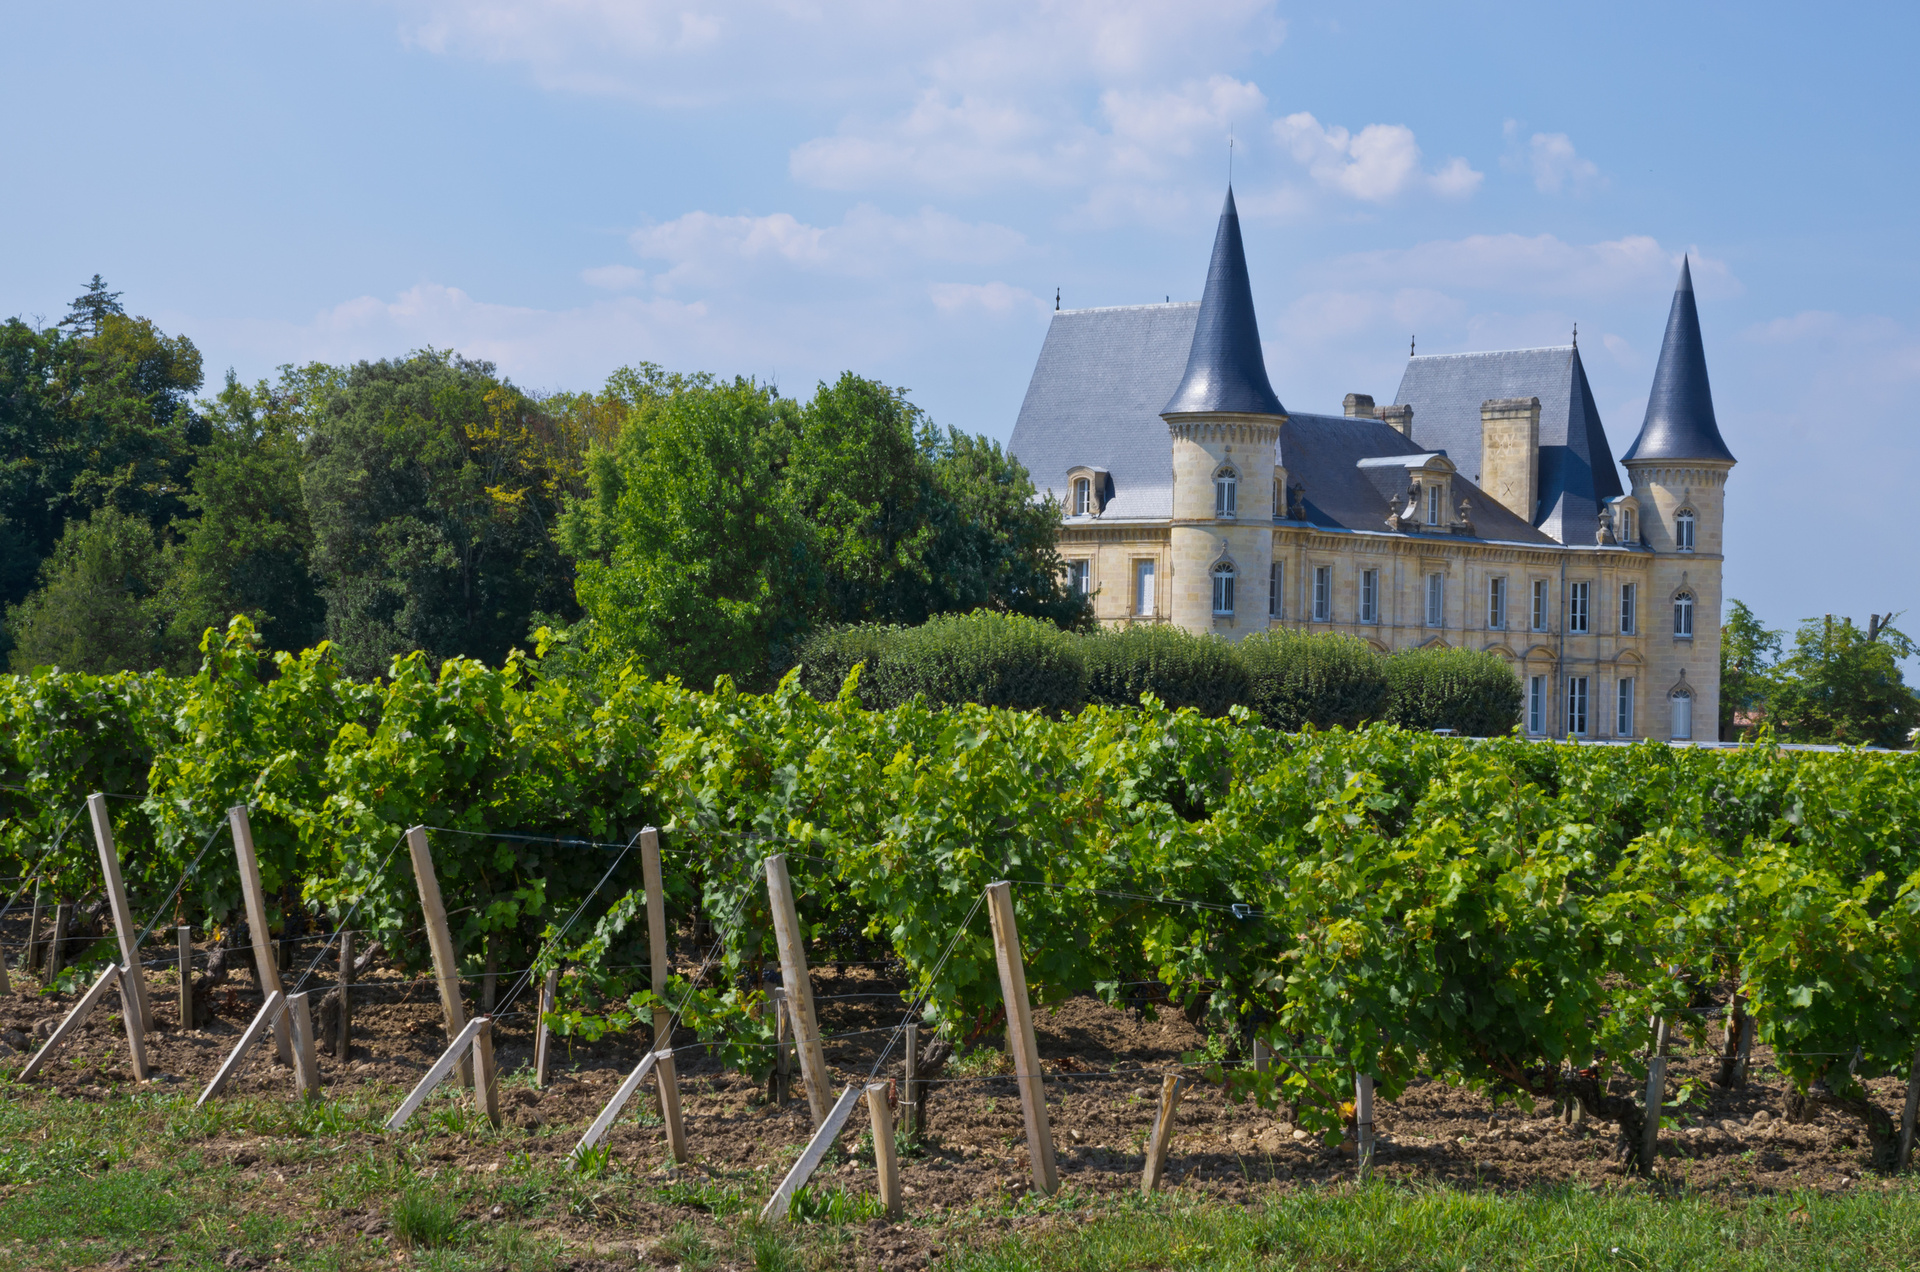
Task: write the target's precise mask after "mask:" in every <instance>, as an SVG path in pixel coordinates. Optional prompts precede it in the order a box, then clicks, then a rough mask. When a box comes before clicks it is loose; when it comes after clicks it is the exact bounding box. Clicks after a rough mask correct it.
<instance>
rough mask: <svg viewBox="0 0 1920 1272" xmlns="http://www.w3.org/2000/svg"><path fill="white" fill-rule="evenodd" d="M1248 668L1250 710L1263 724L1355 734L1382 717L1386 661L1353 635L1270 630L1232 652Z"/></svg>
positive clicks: (1251, 637)
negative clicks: (1337, 729) (1338, 729)
mask: <svg viewBox="0 0 1920 1272" xmlns="http://www.w3.org/2000/svg"><path fill="white" fill-rule="evenodd" d="M1235 652H1236V653H1237V654H1238V655H1239V658H1240V665H1241V666H1242V667H1244V668H1245V669H1246V672H1247V683H1248V705H1249V706H1251V707H1253V708H1254V709H1255V710H1256V711H1258V712H1259V713H1260V717H1261V720H1262V722H1263V723H1265V724H1267V725H1269V726H1271V727H1272V728H1276V729H1287V730H1295V729H1299V728H1300V727H1301V726H1302V725H1307V724H1311V725H1313V726H1314V727H1315V728H1320V729H1329V728H1332V727H1333V726H1334V725H1340V726H1342V727H1343V728H1348V729H1353V728H1358V727H1359V726H1360V725H1362V724H1364V723H1366V722H1367V721H1368V720H1379V719H1382V718H1384V716H1385V714H1386V707H1387V673H1386V661H1387V660H1386V659H1384V658H1382V657H1381V656H1380V655H1379V654H1378V653H1376V652H1374V649H1373V646H1371V645H1369V644H1367V643H1366V642H1365V641H1363V640H1361V639H1359V638H1358V637H1355V636H1339V635H1335V634H1333V633H1331V632H1296V631H1289V630H1287V629H1285V628H1278V627H1276V628H1271V629H1269V630H1267V631H1264V632H1256V633H1254V634H1253V635H1251V636H1248V637H1247V638H1246V639H1245V640H1242V641H1241V642H1240V643H1239V645H1238V646H1236V647H1235Z"/></svg>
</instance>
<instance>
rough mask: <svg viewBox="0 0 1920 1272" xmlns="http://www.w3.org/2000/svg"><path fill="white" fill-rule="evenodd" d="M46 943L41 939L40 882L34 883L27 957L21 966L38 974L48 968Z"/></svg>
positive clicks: (28, 922)
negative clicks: (42, 969) (43, 968)
mask: <svg viewBox="0 0 1920 1272" xmlns="http://www.w3.org/2000/svg"><path fill="white" fill-rule="evenodd" d="M43 946H44V942H42V941H41V939H40V880H39V879H38V878H35V879H34V881H33V917H31V918H29V919H28V920H27V957H26V959H25V961H23V962H22V963H21V964H20V966H22V967H24V968H25V969H26V970H28V971H30V972H35V973H38V972H39V970H40V969H41V968H42V967H44V966H46V957H45V953H46V951H45V949H44V948H43Z"/></svg>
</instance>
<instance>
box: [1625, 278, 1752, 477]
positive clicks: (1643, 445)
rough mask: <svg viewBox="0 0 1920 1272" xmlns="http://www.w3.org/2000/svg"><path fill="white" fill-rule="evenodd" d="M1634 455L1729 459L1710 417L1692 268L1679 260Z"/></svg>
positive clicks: (1631, 456) (1710, 399)
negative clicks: (1671, 301)
mask: <svg viewBox="0 0 1920 1272" xmlns="http://www.w3.org/2000/svg"><path fill="white" fill-rule="evenodd" d="M1636 459H1712V460H1720V461H1722V462H1723V463H1729V464H1731V463H1733V462H1734V460H1733V452H1732V451H1730V450H1728V449H1727V444H1726V443H1725V442H1724V441H1722V440H1721V439H1720V425H1719V423H1718V422H1717V421H1716V420H1715V419H1714V418H1713V390H1712V388H1711V387H1709V386H1708V384H1707V351H1706V346H1705V345H1704V344H1703V343H1701V340H1700V310H1699V309H1698V308H1697V307H1695V305H1694V303H1693V271H1692V270H1691V269H1689V268H1688V266H1687V262H1686V261H1685V260H1682V261H1681V262H1680V284H1679V286H1677V287H1675V288H1674V291H1673V308H1672V309H1671V310H1669V311H1668V313H1667V338H1666V340H1665V341H1664V342H1662V344H1661V346H1660V365H1659V366H1658V367H1656V368H1654V372H1653V393H1652V394H1651V395H1650V396H1649V397H1648V398H1647V418H1646V421H1645V422H1644V423H1642V424H1641V425H1640V436H1638V437H1636V438H1634V439H1633V445H1632V446H1629V447H1628V448H1627V453H1626V456H1625V460H1626V461H1632V460H1636Z"/></svg>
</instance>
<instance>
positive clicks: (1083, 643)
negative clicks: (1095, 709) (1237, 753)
mask: <svg viewBox="0 0 1920 1272" xmlns="http://www.w3.org/2000/svg"><path fill="white" fill-rule="evenodd" d="M1080 649H1081V652H1082V653H1083V654H1084V655H1085V657H1086V662H1087V701H1088V702H1097V703H1101V704H1103V705H1105V706H1110V707H1134V706H1138V705H1140V695H1141V694H1143V693H1151V694H1153V696H1154V697H1156V698H1158V699H1160V701H1161V702H1164V703H1165V704H1166V705H1167V706H1169V707H1173V708H1176V709H1177V708H1180V707H1192V708H1194V709H1195V710H1196V711H1198V712H1200V714H1202V715H1207V716H1222V715H1225V714H1226V713H1227V708H1228V707H1231V706H1233V705H1234V704H1235V703H1243V702H1245V701H1247V672H1246V669H1245V668H1244V667H1242V666H1241V665H1240V660H1239V659H1238V658H1236V657H1234V652H1233V646H1231V645H1229V644H1228V643H1227V642H1226V641H1224V640H1221V639H1220V638H1219V637H1218V636H1196V635H1194V634H1193V633H1192V632H1189V631H1186V630H1184V629H1182V628H1178V627H1170V626H1166V625H1164V624H1154V625H1141V626H1133V627H1119V628H1108V629H1106V630H1104V631H1098V632H1094V633H1092V634H1090V635H1087V636H1084V637H1082V638H1081V640H1080Z"/></svg>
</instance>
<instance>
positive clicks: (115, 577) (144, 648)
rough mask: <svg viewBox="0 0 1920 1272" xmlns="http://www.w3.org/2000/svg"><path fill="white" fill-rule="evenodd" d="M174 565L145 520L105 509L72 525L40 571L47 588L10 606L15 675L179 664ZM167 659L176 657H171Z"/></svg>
mask: <svg viewBox="0 0 1920 1272" xmlns="http://www.w3.org/2000/svg"><path fill="white" fill-rule="evenodd" d="M171 568H172V562H171V557H170V554H169V553H167V552H166V551H165V550H164V549H163V548H162V546H161V545H160V543H159V542H158V541H157V539H156V536H155V534H154V530H153V527H152V526H151V525H149V524H148V523H147V521H146V520H145V519H144V518H141V517H137V516H134V515H132V514H129V513H124V512H121V511H120V510H119V509H117V508H111V507H108V508H102V509H101V510H100V511H98V512H96V513H94V514H93V515H92V516H91V517H89V518H87V519H86V520H84V521H73V522H70V523H68V525H67V528H66V532H65V533H64V534H62V535H61V536H60V542H59V545H58V546H57V547H56V548H55V550H54V553H53V555H52V556H51V557H49V558H48V559H47V561H46V563H45V564H44V565H43V566H42V569H41V586H40V588H39V589H38V590H37V591H35V592H34V593H33V594H32V595H31V596H29V597H28V598H27V599H26V600H25V601H23V602H21V603H20V604H18V605H13V606H9V607H8V608H7V615H6V630H7V634H8V635H9V636H10V637H11V638H12V645H13V649H12V653H11V655H10V657H11V660H12V663H13V667H14V670H15V671H27V670H30V669H32V668H34V667H41V666H57V667H59V668H61V669H62V670H65V671H81V672H94V673H99V672H109V671H150V670H152V669H153V668H156V667H160V666H163V665H166V664H168V663H169V662H172V663H174V664H175V665H178V664H179V663H180V662H181V661H183V657H182V656H183V654H184V650H185V649H186V648H190V646H179V645H170V644H169V641H168V638H167V632H168V627H169V619H170V613H169V607H168V603H167V599H166V596H165V591H166V582H167V578H168V575H169V573H170V572H171ZM169 655H173V656H172V657H171V658H170V657H169Z"/></svg>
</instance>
